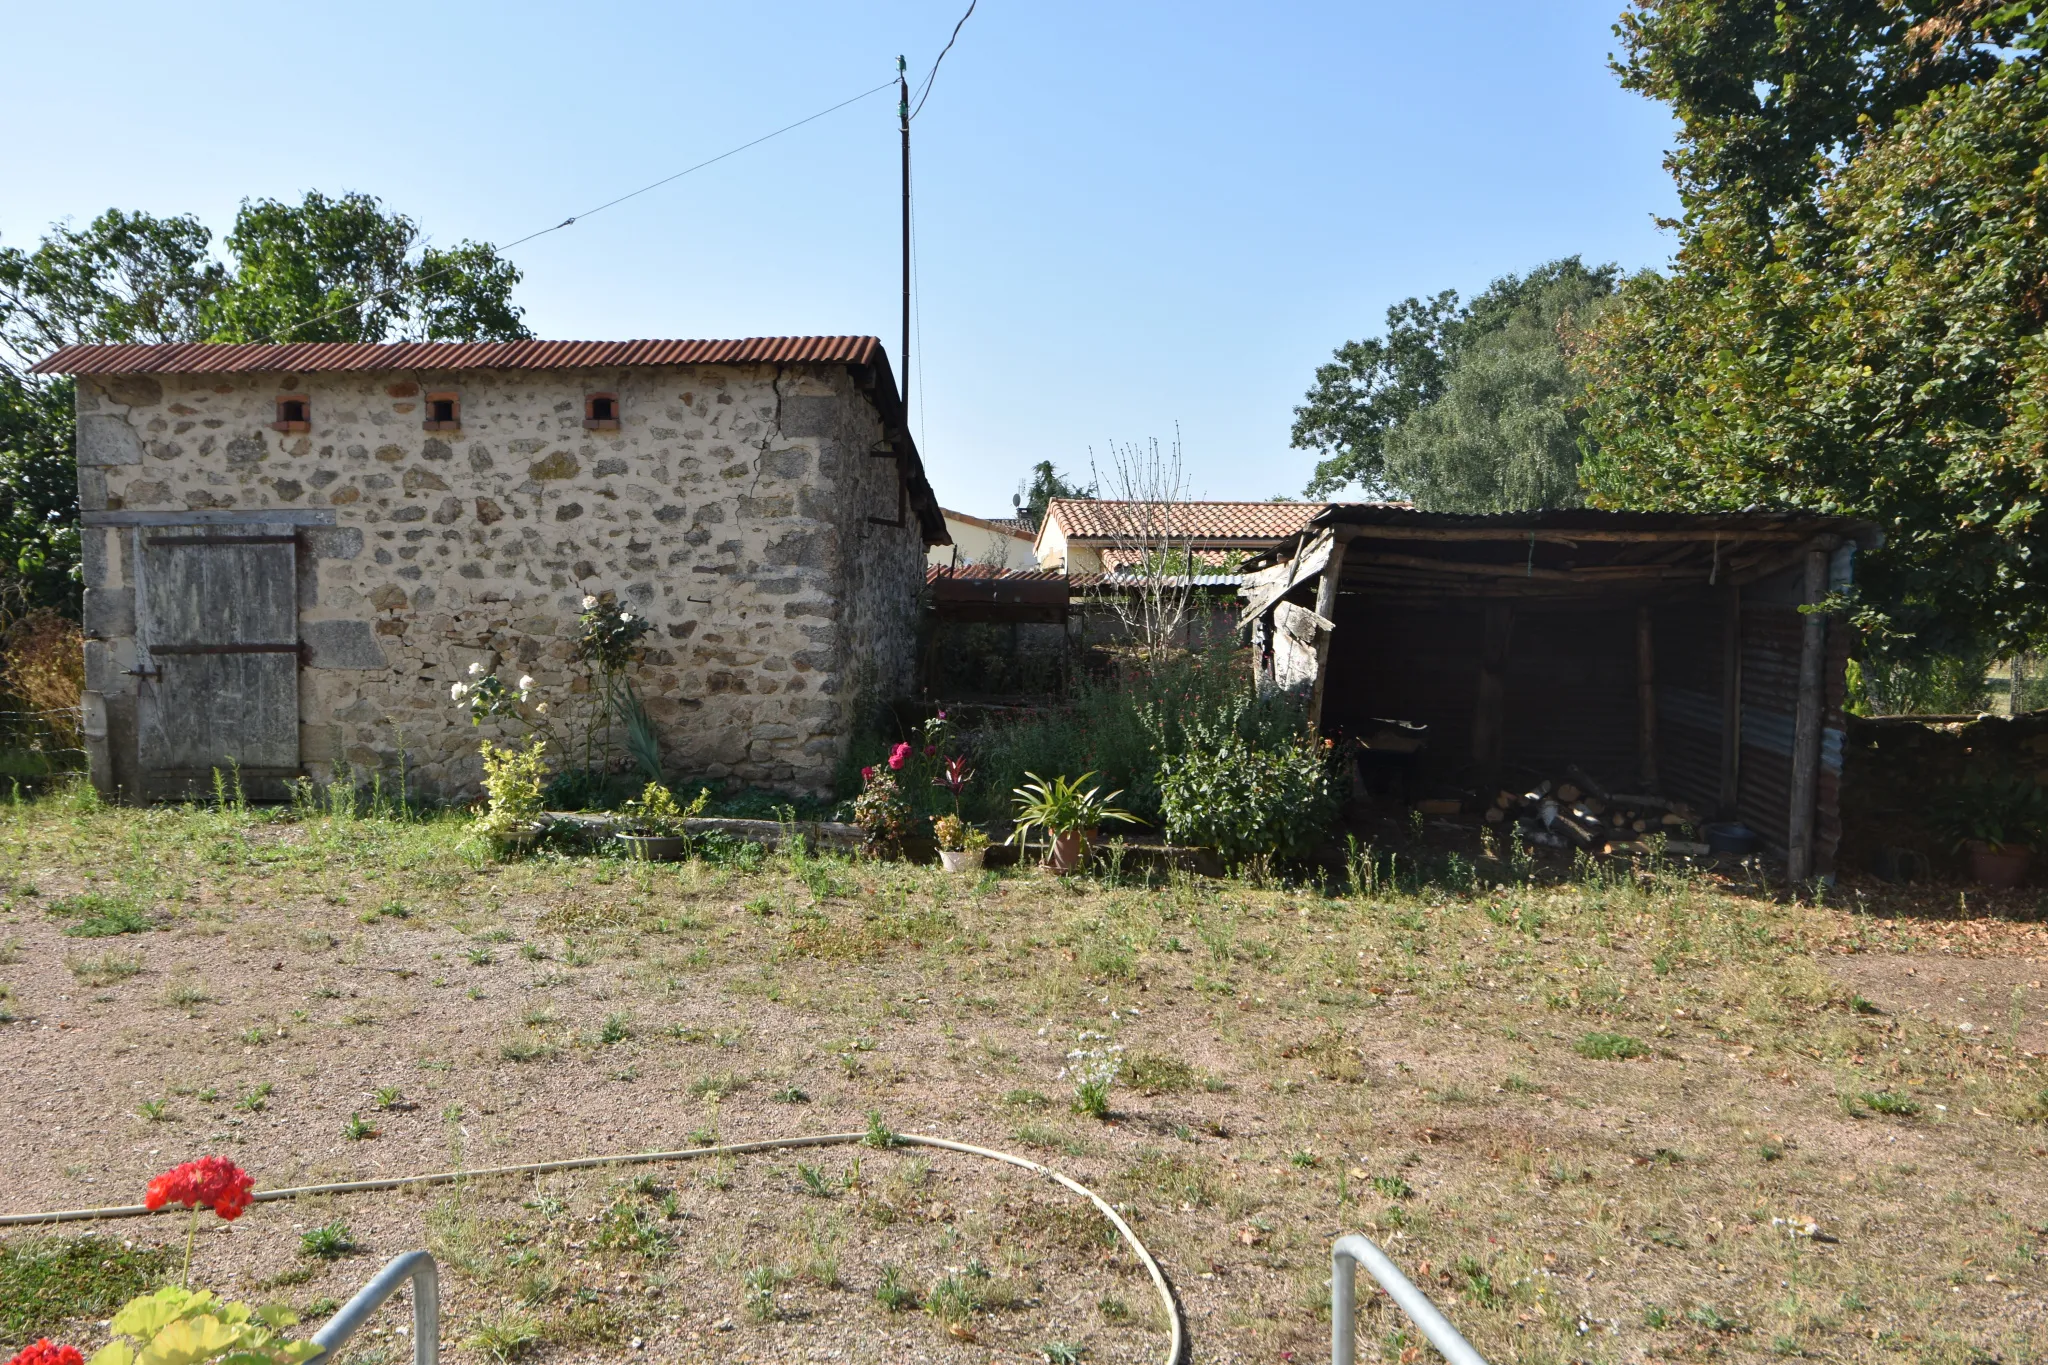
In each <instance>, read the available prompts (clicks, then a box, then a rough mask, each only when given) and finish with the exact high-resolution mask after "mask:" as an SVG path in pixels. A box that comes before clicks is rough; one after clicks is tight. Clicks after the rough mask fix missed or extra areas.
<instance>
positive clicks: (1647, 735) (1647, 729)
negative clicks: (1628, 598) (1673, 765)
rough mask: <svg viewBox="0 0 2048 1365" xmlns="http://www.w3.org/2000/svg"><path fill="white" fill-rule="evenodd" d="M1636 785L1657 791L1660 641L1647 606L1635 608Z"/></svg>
mask: <svg viewBox="0 0 2048 1365" xmlns="http://www.w3.org/2000/svg"><path fill="white" fill-rule="evenodd" d="M1636 782H1637V783H1638V784H1639V785H1640V786H1641V787H1642V789H1643V790H1644V791H1655V790H1657V642H1656V638H1655V637H1654V636H1653V635H1652V633H1651V630H1650V608H1649V605H1648V604H1647V603H1645V604H1644V605H1642V606H1640V607H1637V608H1636Z"/></svg>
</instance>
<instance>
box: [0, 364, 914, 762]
mask: <svg viewBox="0 0 2048 1365" xmlns="http://www.w3.org/2000/svg"><path fill="white" fill-rule="evenodd" d="M37 370H38V372H39V373H43V374H68V375H73V376H76V378H77V385H78V481H79V505H80V507H81V509H82V510H81V522H82V526H81V533H82V537H83V559H84V574H85V633H86V639H87V643H86V689H87V690H86V694H85V715H86V734H87V737H88V747H89V750H90V754H91V767H92V776H93V781H94V782H95V784H96V785H97V786H98V787H99V788H100V790H101V791H102V792H104V793H106V794H107V795H109V796H111V797H117V798H119V799H124V800H150V799H157V798H162V797H166V796H177V795H181V794H184V793H186V792H188V791H191V790H193V789H194V788H195V787H204V786H206V785H208V784H210V783H211V782H212V780H213V773H214V771H215V770H216V769H226V768H228V767H229V766H230V765H232V766H233V767H234V768H236V769H238V770H239V771H240V774H241V777H242V780H243V783H244V785H245V789H246V790H248V791H249V792H250V793H251V794H252V795H267V796H276V795H279V794H281V793H282V791H283V789H284V785H285V784H286V783H287V782H289V781H291V780H293V779H295V778H298V777H300V776H310V777H313V778H315V779H318V780H325V779H329V778H331V777H332V776H333V775H334V774H335V773H336V772H337V771H338V770H341V769H342V768H343V767H344V765H346V767H347V769H348V770H350V771H352V772H355V773H359V774H360V773H364V772H366V771H376V770H381V771H383V772H385V773H387V774H389V773H391V772H392V771H393V770H395V769H396V768H397V767H398V765H399V764H400V763H401V761H402V762H403V763H404V765H405V768H406V771H407V774H408V777H409V780H410V782H411V783H412V787H413V790H415V791H417V792H423V793H427V794H431V795H438V796H458V795H464V794H467V793H469V792H472V791H473V790H474V789H475V783H476V780H477V777H478V776H479V772H480V766H479V763H478V760H477V755H476V749H477V742H478V732H477V730H476V729H474V728H473V727H472V726H471V724H470V721H469V718H468V716H467V714H466V713H465V712H463V711H461V710H459V709H458V708H457V707H456V706H454V705H452V704H451V703H450V700H449V689H450V685H451V683H453V682H455V681H457V680H460V679H462V678H463V677H464V675H465V672H466V670H467V669H468V668H469V666H470V664H471V663H472V662H482V663H483V664H484V665H485V666H486V667H491V668H498V669H501V670H502V671H503V672H504V673H505V674H506V675H507V676H508V677H517V676H519V675H521V674H531V675H532V676H533V677H534V679H535V680H536V682H537V684H538V686H539V691H540V693H541V694H542V695H544V696H559V697H560V698H561V699H562V701H563V702H565V703H567V704H568V705H569V707H570V709H572V710H573V708H574V706H575V705H577V704H579V699H577V698H576V697H574V696H573V695H572V692H573V689H574V687H575V685H576V681H577V677H578V675H577V671H576V669H575V668H574V666H573V665H572V661H571V658H570V655H571V650H572V648H573V640H574V636H575V632H576V629H577V615H578V613H579V611H580V610H581V603H582V600H583V598H584V597H585V595H586V594H595V595H599V596H604V595H607V594H610V595H615V599H616V601H617V602H618V603H619V604H621V605H622V606H624V607H625V608H627V609H628V610H631V611H633V612H635V613H638V614H641V615H644V616H645V618H646V619H647V620H649V621H650V622H651V623H652V624H653V626H654V630H653V632H652V633H651V634H650V635H648V636H647V637H646V639H645V641H644V644H645V646H646V649H645V653H644V657H643V658H642V660H641V662H640V663H639V664H637V665H636V666H635V667H634V669H633V672H632V679H633V682H634V684H635V687H636V688H637V690H638V692H639V694H640V695H641V697H642V698H643V699H644V700H645V702H646V705H647V708H648V712H649V714H650V715H651V716H652V717H653V719H654V721H655V722H656V726H657V728H658V730H659V732H660V737H661V743H662V750H663V759H664V764H665V766H666V767H667V769H668V771H669V773H670V774H671V775H672V776H673V777H677V778H690V779H696V778H703V779H708V780H711V781H713V782H725V783H730V784H745V785H751V786H760V787H766V788H772V789H775V790H778V791H782V792H788V793H792V794H795V793H822V792H824V791H826V790H827V789H828V788H829V787H830V786H831V784H832V781H833V778H834V774H835V772H836V771H837V770H838V768H839V766H840V764H841V761H842V759H843V758H844V756H845V753H846V749H847V746H848V744H849V742H850V740H851V737H852V735H853V733H854V731H855V729H856V728H857V727H858V726H859V725H860V724H861V721H862V719H863V716H864V712H865V709H866V708H870V707H872V706H874V705H876V704H878V703H881V702H885V701H887V700H889V699H891V698H893V697H895V696H897V695H901V694H903V693H906V692H908V691H909V690H910V689H911V688H912V686H913V679H914V676H915V669H916V657H917V647H916V641H915V638H914V637H915V632H916V621H917V605H918V598H919V592H920V589H921V586H922V583H923V579H924V559H925V551H926V548H927V547H928V546H930V545H933V544H943V543H944V542H945V539H946V531H945V523H944V521H943V519H942V517H941V515H940V511H939V507H938V504H937V502H936V501H935V499H934V498H933V496H932V491H931V486H930V485H929V483H927V481H926V479H925V475H924V470H923V467H922V465H921V464H920V462H919V460H918V455H917V450H916V448H915V447H914V445H913V444H912V443H911V440H910V436H909V433H908V431H907V429H906V425H905V420H904V413H903V407H902V403H901V400H900V398H899V396H898V393H897V388H896V384H895V381H894V379H893V377H892V375H891V373H890V369H889V361H888V358H887V356H886V355H885V354H884V352H883V349H882V347H881V344H880V343H879V342H878V341H876V340H875V339H874V338H873V337H781V338H773V337H771V338H750V339H746V340H739V341H630V342H545V341H518V342H506V343H421V344H393V345H384V344H360V345H355V344H290V345H255V346H233V345H211V344H201V345H159V346H73V347H68V348H66V349H64V350H62V351H60V352H58V353H57V354H55V355H53V356H51V357H50V358H49V359H47V360H45V361H44V362H43V363H42V364H41V365H39V366H38V367H37ZM580 704H583V705H587V704H588V699H587V698H585V699H581V702H580ZM557 709H558V710H559V709H561V708H557ZM498 723H500V724H502V722H498Z"/></svg>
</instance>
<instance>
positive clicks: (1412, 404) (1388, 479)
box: [1294, 256, 1617, 512]
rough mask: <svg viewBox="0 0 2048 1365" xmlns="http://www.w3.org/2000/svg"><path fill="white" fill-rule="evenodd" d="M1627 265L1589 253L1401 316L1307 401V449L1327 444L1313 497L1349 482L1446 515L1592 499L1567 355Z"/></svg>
mask: <svg viewBox="0 0 2048 1365" xmlns="http://www.w3.org/2000/svg"><path fill="white" fill-rule="evenodd" d="M1616 274H1617V271H1616V269H1615V267H1613V266H1601V267H1599V268H1597V269H1588V268H1587V267H1586V266H1585V264H1584V263H1583V262H1581V261H1580V259H1579V258H1578V257H1576V256H1570V257H1565V258H1563V259H1561V260H1556V261H1551V262H1549V263H1547V264H1545V265H1542V266H1539V267H1538V268H1537V269H1535V270H1532V271H1530V272H1529V273H1528V274H1527V275H1509V276H1505V277H1503V278H1501V279H1498V280H1495V281H1494V282H1493V284H1492V285H1490V286H1489V287H1488V288H1487V289H1486V290H1485V292H1483V293H1481V294H1480V295H1479V296H1478V297H1476V298H1474V299H1473V300H1472V301H1471V302H1470V303H1469V304H1466V305H1463V306H1460V304H1459V302H1458V295H1457V293H1456V291H1454V290H1446V291H1444V292H1443V293H1441V294H1438V295H1436V296H1434V297H1433V298H1430V299H1427V300H1424V299H1416V298H1411V299H1406V300H1404V301H1402V302H1401V303H1398V304H1396V305H1394V306H1393V307H1392V308H1390V309H1388V310H1387V334H1386V336H1385V337H1372V338H1368V339H1366V340H1364V341H1353V342H1347V343H1346V344H1345V345H1343V346H1341V347H1339V348H1338V350H1337V352H1336V357H1335V359H1334V360H1333V361H1332V363H1330V364H1328V365H1325V366H1323V367H1322V368H1320V369H1319V370H1317V371H1316V382H1315V386H1314V387H1313V388H1311V389H1310V390H1309V393H1308V396H1307V400H1306V401H1305V402H1304V403H1303V405H1302V406H1301V407H1299V408H1297V409H1295V424H1294V444H1295V445H1296V446H1297V447H1301V448H1305V449H1314V450H1318V451H1321V452H1322V453H1323V455H1324V458H1323V459H1322V460H1321V461H1320V462H1319V463H1318V464H1317V466H1316V472H1315V477H1314V478H1313V479H1312V480H1311V481H1310V483H1309V486H1308V493H1309V496H1311V497H1326V496H1328V495H1329V494H1331V493H1333V492H1335V491H1337V490H1338V489H1340V488H1343V487H1345V486H1346V485H1357V486H1358V487H1360V488H1362V489H1363V490H1365V492H1366V493H1367V494H1368V495H1371V496H1387V495H1399V496H1404V497H1407V498H1410V499H1413V500H1414V501H1415V502H1416V503H1417V504H1418V505H1420V506H1422V507H1425V508H1428V509H1430V510H1435V511H1458V512H1499V511H1508V510H1513V509H1520V508H1532V507H1559V506H1570V505H1572V504H1574V503H1575V502H1576V501H1577V500H1578V491H1577V489H1578V479H1577V469H1578V462H1579V451H1580V443H1581V432H1580V430H1579V428H1580V418H1579V413H1578V400H1579V396H1580V392H1581V390H1582V388H1583V382H1582V380H1581V379H1580V378H1579V377H1578V376H1577V375H1576V374H1575V373H1574V372H1573V371H1572V369H1571V367H1570V365H1569V363H1568V360H1567V354H1566V353H1567V349H1568V346H1569V343H1570V340H1571V338H1572V336H1573V335H1574V334H1575V333H1576V332H1577V331H1579V330H1580V329H1582V328H1583V327H1584V326H1585V325H1586V324H1587V322H1588V321H1589V320H1590V319H1591V318H1592V317H1594V316H1595V315H1597V313H1598V312H1599V311H1600V310H1601V309H1602V308H1603V307H1604V306H1605V305H1606V303H1607V300H1608V298H1609V296H1610V295H1611V294H1612V293H1613V290H1614V284H1615V278H1616Z"/></svg>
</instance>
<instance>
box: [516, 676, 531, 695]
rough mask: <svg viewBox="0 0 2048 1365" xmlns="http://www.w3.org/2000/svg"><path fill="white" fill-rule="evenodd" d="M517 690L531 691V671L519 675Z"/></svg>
mask: <svg viewBox="0 0 2048 1365" xmlns="http://www.w3.org/2000/svg"><path fill="white" fill-rule="evenodd" d="M519 690H520V691H521V692H531V691H533V675H532V674H531V673H525V674H522V675H520V678H519Z"/></svg>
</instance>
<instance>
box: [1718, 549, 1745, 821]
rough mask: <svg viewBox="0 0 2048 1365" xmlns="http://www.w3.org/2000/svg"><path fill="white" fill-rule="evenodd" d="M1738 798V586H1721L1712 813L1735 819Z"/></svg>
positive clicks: (1740, 688)
mask: <svg viewBox="0 0 2048 1365" xmlns="http://www.w3.org/2000/svg"><path fill="white" fill-rule="evenodd" d="M1741 799H1742V589H1741V587H1739V586H1738V585H1736V584H1734V583H1729V584H1727V585H1725V586H1724V587H1723V588H1722V589H1721V794H1720V798H1719V800H1718V802H1717V803H1716V814H1718V815H1719V816H1720V818H1721V819H1723V820H1733V819H1735V818H1736V808H1737V807H1738V806H1739V805H1740V804H1741Z"/></svg>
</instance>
